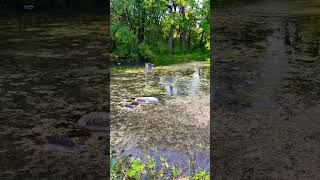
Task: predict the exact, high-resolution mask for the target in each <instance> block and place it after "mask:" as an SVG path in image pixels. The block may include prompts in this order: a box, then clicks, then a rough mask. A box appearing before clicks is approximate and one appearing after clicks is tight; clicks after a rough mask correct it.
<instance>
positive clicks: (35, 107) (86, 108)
mask: <svg viewBox="0 0 320 180" xmlns="http://www.w3.org/2000/svg"><path fill="white" fill-rule="evenodd" d="M0 23H1V27H0V28H1V33H0V39H1V48H0V58H1V62H0V64H1V65H0V71H1V72H2V73H1V75H0V82H1V83H0V101H1V105H0V106H1V108H0V109H1V110H0V121H1V123H0V131H1V133H0V139H1V140H0V149H1V150H0V158H1V163H0V177H1V179H36V178H40V179H42V178H51V179H58V178H62V177H69V178H75V179H79V178H80V177H81V178H85V179H99V178H100V179H102V178H104V177H106V173H105V172H106V162H107V161H106V157H105V156H106V154H107V152H106V141H105V135H106V132H94V131H91V130H90V129H86V128H83V127H81V126H80V124H79V119H80V118H81V117H83V116H84V115H86V114H88V113H90V112H96V111H98V112H106V111H108V108H109V107H108V94H107V92H106V88H105V85H106V82H107V81H108V73H107V71H106V57H105V55H106V54H105V53H106V47H107V44H106V32H107V28H106V26H105V18H104V17H91V18H79V19H61V18H57V19H53V18H52V19H50V18H49V19H48V18H40V17H23V18H22V19H1V20H0Z"/></svg>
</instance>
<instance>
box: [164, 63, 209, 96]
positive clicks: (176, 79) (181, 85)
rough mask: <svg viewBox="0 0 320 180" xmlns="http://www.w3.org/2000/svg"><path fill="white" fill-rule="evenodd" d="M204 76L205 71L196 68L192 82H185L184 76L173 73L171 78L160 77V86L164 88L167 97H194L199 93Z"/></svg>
mask: <svg viewBox="0 0 320 180" xmlns="http://www.w3.org/2000/svg"><path fill="white" fill-rule="evenodd" d="M202 76H203V69H202V68H200V67H196V68H195V69H194V72H193V74H192V78H191V80H189V79H187V80H185V79H183V76H182V75H176V74H173V73H171V74H170V75H169V76H164V77H160V84H161V85H162V87H163V88H164V90H165V93H166V96H183V95H187V96H192V95H195V94H196V93H197V92H198V91H199V88H200V85H201V79H202Z"/></svg>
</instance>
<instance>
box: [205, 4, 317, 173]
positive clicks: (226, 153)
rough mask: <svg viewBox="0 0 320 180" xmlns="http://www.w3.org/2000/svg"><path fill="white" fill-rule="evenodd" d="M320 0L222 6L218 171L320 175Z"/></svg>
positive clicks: (218, 22) (215, 132) (217, 32)
mask: <svg viewBox="0 0 320 180" xmlns="http://www.w3.org/2000/svg"><path fill="white" fill-rule="evenodd" d="M319 23H320V4H319V1H313V0H310V1H286V0H283V1H267V0H266V1H257V2H254V3H253V2H251V3H247V4H238V5H237V6H234V7H228V8H221V9H219V8H217V9H216V17H215V23H213V24H212V25H213V28H212V29H213V32H214V33H213V34H214V35H213V36H214V41H215V45H216V46H215V47H214V48H215V49H216V53H215V54H216V56H215V57H214V59H215V60H214V63H215V66H214V67H215V69H214V71H215V81H216V82H215V85H216V98H215V102H214V103H215V104H216V106H215V107H216V109H214V110H213V116H212V123H214V126H213V129H211V133H212V136H213V138H214V144H213V147H214V151H213V154H214V157H215V160H216V161H215V166H214V170H215V172H216V174H215V175H216V177H221V176H222V177H224V178H226V179H233V178H241V179H279V177H280V178H284V179H318V178H319V173H318V172H319V170H320V169H319V166H318V165H317V164H319V162H320V159H319V157H320V156H319V152H318V151H317V150H316V149H318V148H319V147H320V144H319V142H320V141H319V140H320V136H319V127H320V124H319V121H318V118H316V117H318V116H319V112H320V106H319V104H320V99H319V98H320V96H319V88H320V84H319V82H320V81H319V77H320V73H319V67H320V58H319V57H320V54H319V48H320V43H319V37H320V31H319V30H320V29H319Z"/></svg>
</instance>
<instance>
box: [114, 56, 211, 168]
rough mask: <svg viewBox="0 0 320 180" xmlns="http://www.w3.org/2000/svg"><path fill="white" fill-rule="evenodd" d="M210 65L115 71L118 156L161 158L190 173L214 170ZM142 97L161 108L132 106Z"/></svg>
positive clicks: (182, 65)
mask: <svg viewBox="0 0 320 180" xmlns="http://www.w3.org/2000/svg"><path fill="white" fill-rule="evenodd" d="M209 66H210V65H209V63H207V62H205V63H203V62H193V63H184V64H177V65H171V66H159V67H154V69H153V72H152V73H150V74H147V75H146V74H145V73H144V67H140V66H138V67H113V68H112V71H111V145H112V148H113V149H115V150H117V151H118V152H119V151H121V150H125V152H124V154H127V155H128V154H131V155H133V156H134V157H140V158H143V154H144V153H145V154H149V155H154V157H155V158H156V159H157V160H159V157H160V155H162V156H164V157H166V158H167V160H168V162H169V163H171V164H172V165H177V166H179V167H180V168H182V169H184V170H185V172H188V168H189V167H188V164H189V160H190V158H193V159H194V160H195V161H196V167H197V168H199V167H201V168H208V167H209V166H208V165H209V154H208V151H207V150H203V149H201V148H197V147H196V146H197V144H205V145H206V146H208V145H209V121H210V120H209V113H210V112H209V108H210V95H209V88H210V87H209V80H210V79H209V77H210V67H209ZM136 97H156V98H157V99H159V103H158V104H155V105H139V106H133V107H128V106H126V105H127V104H130V103H131V102H132V101H133V99H134V98H136Z"/></svg>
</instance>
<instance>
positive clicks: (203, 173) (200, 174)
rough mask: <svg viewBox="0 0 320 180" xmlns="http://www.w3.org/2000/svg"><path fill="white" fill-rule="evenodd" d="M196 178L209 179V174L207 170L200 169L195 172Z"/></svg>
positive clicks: (197, 179) (194, 176) (199, 179)
mask: <svg viewBox="0 0 320 180" xmlns="http://www.w3.org/2000/svg"><path fill="white" fill-rule="evenodd" d="M192 179H194V180H209V175H207V173H206V171H204V170H203V171H199V172H197V173H195V174H194V175H193V177H192Z"/></svg>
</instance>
